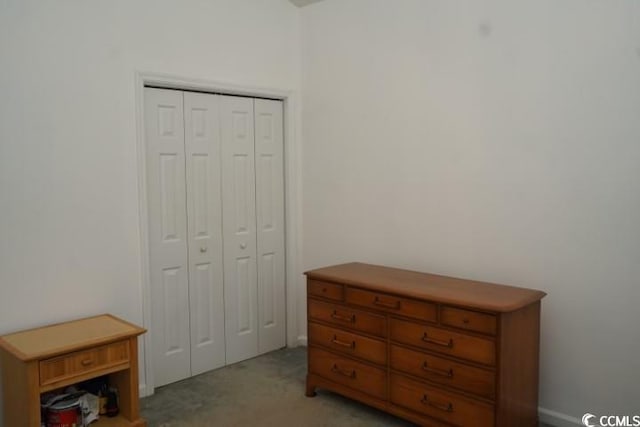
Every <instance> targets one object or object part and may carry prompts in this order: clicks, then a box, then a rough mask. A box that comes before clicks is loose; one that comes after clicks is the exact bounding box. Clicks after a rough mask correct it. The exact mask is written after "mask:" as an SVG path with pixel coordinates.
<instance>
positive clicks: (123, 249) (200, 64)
mask: <svg viewBox="0 0 640 427" xmlns="http://www.w3.org/2000/svg"><path fill="white" fill-rule="evenodd" d="M298 23H299V9H297V8H296V7H294V6H293V5H292V4H290V3H289V2H288V1H287V0H269V1H264V0H250V1H247V0H245V1H237V0H209V1H198V0H190V1H180V2H176V1H169V0H167V1H157V0H144V1H128V0H118V1H82V0H64V1H54V2H52V1H46V0H41V1H25V0H0V63H1V64H0V89H1V91H0V92H1V93H2V95H1V97H0V205H1V208H0V209H1V210H0V218H1V221H0V236H2V238H1V239H0V242H1V247H0V334H1V333H7V332H10V331H14V330H18V329H22V328H26V327H31V326H36V325H41V324H44V323H50V322H56V321H62V320H66V319H71V318H77V317H81V316H83V315H89V314H95V313H100V312H111V313H113V314H115V315H118V316H121V317H124V318H126V319H128V320H130V321H133V322H136V323H142V311H141V305H142V302H141V281H140V274H141V272H140V251H139V245H140V242H139V229H138V192H137V177H138V175H137V172H136V168H137V163H136V162H137V160H136V159H137V157H136V156H137V154H136V111H135V85H134V83H135V71H136V70H140V71H151V72H156V73H168V74H174V75H179V76H184V77H190V78H200V79H207V80H215V81H220V82H226V83H236V84H242V85H247V86H260V87H268V88H277V89H285V90H289V89H299V81H300V56H299V55H300V49H299V28H298ZM142 371H143V370H142ZM0 418H1V417H0Z"/></svg>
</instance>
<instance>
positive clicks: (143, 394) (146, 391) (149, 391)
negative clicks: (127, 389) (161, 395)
mask: <svg viewBox="0 0 640 427" xmlns="http://www.w3.org/2000/svg"><path fill="white" fill-rule="evenodd" d="M138 393H139V394H140V397H147V396H151V395H152V394H153V389H147V385H146V384H140V385H139V386H138Z"/></svg>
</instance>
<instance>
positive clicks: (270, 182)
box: [220, 96, 285, 363]
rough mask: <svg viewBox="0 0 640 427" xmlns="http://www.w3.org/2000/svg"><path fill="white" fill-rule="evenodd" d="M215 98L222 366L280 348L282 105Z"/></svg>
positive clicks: (282, 338) (282, 310)
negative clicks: (224, 357) (217, 102)
mask: <svg viewBox="0 0 640 427" xmlns="http://www.w3.org/2000/svg"><path fill="white" fill-rule="evenodd" d="M220 100H221V104H220V110H221V116H220V128H221V139H222V182H223V190H222V191H223V200H224V203H223V218H224V221H223V224H224V274H225V278H224V280H225V308H226V313H227V314H226V343H227V363H234V362H237V361H240V360H244V359H247V358H249V357H253V356H255V355H256V354H262V353H265V352H268V351H271V350H275V349H278V348H281V347H284V345H285V299H284V295H285V289H284V193H283V185H284V176H283V144H282V141H283V134H282V131H283V129H282V128H283V126H282V103H281V102H279V101H273V100H265V99H255V100H254V99H251V98H243V97H236V96H221V97H220ZM231 284H233V285H231ZM227 285H228V286H227Z"/></svg>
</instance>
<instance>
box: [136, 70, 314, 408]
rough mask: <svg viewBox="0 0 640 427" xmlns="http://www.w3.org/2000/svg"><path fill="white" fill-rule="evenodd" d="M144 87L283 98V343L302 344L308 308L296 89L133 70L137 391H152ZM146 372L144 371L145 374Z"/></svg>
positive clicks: (143, 392)
mask: <svg viewBox="0 0 640 427" xmlns="http://www.w3.org/2000/svg"><path fill="white" fill-rule="evenodd" d="M146 86H150V87H158V88H165V89H177V90H185V91H200V92H206V93H217V94H224V95H239V96H247V97H254V98H269V99H275V100H280V101H282V102H283V120H284V194H285V253H286V271H285V293H286V318H287V321H286V329H287V332H286V338H287V346H289V347H296V346H298V345H306V344H307V337H306V312H305V311H306V307H305V305H304V298H305V295H304V292H303V291H302V290H303V289H304V277H303V275H302V267H301V258H300V256H299V253H300V252H301V249H302V239H301V238H302V229H301V226H302V222H301V213H302V199H301V191H302V189H301V171H300V165H301V160H300V154H301V153H300V143H299V141H300V109H299V95H298V93H297V92H296V91H294V90H290V89H280V88H258V87H253V86H248V85H238V84H229V83H222V82H216V81H207V80H200V79H190V78H187V77H181V76H173V75H166V74H159V73H149V72H136V73H135V92H136V131H137V138H136V140H137V145H136V151H137V165H138V213H139V232H140V234H139V243H140V264H141V268H140V283H141V299H142V323H143V326H144V327H145V328H147V329H148V330H149V332H148V333H146V334H145V335H144V336H143V339H142V340H139V354H140V359H141V362H142V365H143V367H144V368H143V369H141V370H140V376H141V378H140V395H141V396H149V395H151V394H153V391H154V388H155V385H154V374H153V363H152V351H149V350H148V349H151V348H153V347H152V346H153V342H152V335H153V331H152V330H151V329H152V324H151V278H150V272H149V266H150V260H149V245H148V233H149V230H148V226H149V220H148V208H147V200H148V199H147V180H146V170H147V165H146V159H145V157H146V149H145V137H146V136H145V128H144V88H145V87H146ZM143 374H144V375H143Z"/></svg>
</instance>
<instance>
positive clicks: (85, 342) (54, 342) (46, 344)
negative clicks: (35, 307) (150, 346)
mask: <svg viewBox="0 0 640 427" xmlns="http://www.w3.org/2000/svg"><path fill="white" fill-rule="evenodd" d="M144 332H145V329H143V328H140V327H139V326H136V325H134V324H132V323H129V322H126V321H124V320H122V319H119V318H117V317H115V316H112V315H110V314H103V315H100V316H94V317H88V318H85V319H79V320H73V321H70V322H64V323H58V324H55V325H49V326H43V327H40V328H35V329H29V330H25V331H20V332H15V333H12V334H7V335H4V336H2V337H0V348H3V349H5V350H6V351H7V352H9V353H11V354H13V355H14V356H15V357H17V358H18V359H20V360H23V361H28V360H35V359H43V358H47V357H52V356H55V355H59V354H63V353H67V352H70V351H75V350H80V349H82V348H87V347H93V346H96V345H101V344H106V343H109V342H112V341H116V340H119V339H126V338H129V337H132V336H137V335H140V334H142V333H144Z"/></svg>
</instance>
